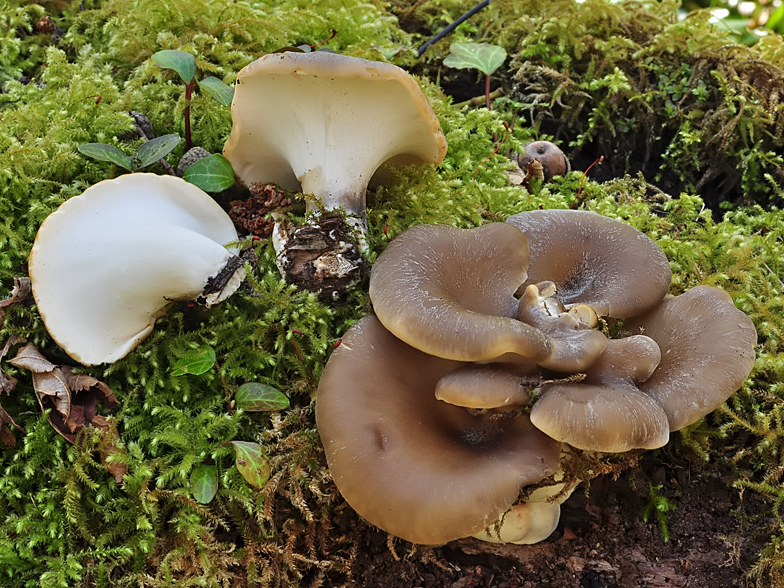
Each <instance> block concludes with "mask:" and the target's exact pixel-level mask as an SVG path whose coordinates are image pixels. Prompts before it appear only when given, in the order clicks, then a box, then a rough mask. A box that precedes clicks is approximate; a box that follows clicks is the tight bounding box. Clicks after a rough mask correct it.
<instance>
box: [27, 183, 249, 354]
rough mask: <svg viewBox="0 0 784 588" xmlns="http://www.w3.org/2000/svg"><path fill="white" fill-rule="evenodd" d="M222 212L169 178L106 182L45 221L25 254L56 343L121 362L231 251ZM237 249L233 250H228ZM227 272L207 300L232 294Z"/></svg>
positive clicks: (230, 228)
mask: <svg viewBox="0 0 784 588" xmlns="http://www.w3.org/2000/svg"><path fill="white" fill-rule="evenodd" d="M233 241H237V233H236V231H235V229H234V225H233V224H232V222H231V219H230V218H229V217H228V215H227V214H226V213H225V212H224V211H223V209H221V207H220V206H219V205H218V204H217V203H216V202H215V201H214V200H213V199H212V198H211V197H210V196H209V195H208V194H206V193H205V192H203V191H202V190H200V189H199V188H197V187H196V186H194V185H193V184H189V183H188V182H186V181H185V180H183V179H181V178H177V177H173V176H158V175H155V174H145V173H135V174H128V175H124V176H120V177H119V178H116V179H114V180H105V181H103V182H100V183H98V184H96V185H94V186H91V187H90V188H88V189H87V190H85V191H84V193H83V194H81V195H79V196H76V197H74V198H71V199H70V200H68V201H66V202H65V203H64V204H63V205H62V206H60V208H58V209H57V210H56V211H55V212H54V213H52V214H51V215H49V217H47V219H46V220H45V221H44V222H43V224H42V225H41V227H40V229H39V230H38V235H37V236H36V239H35V244H34V245H33V249H32V252H31V254H30V279H31V282H32V288H33V295H34V297H35V301H36V304H37V305H38V311H39V312H40V314H41V317H42V318H43V320H44V324H45V325H46V328H47V330H48V331H49V333H50V334H51V335H52V338H54V340H55V341H57V343H58V344H59V345H60V346H61V347H62V348H63V349H64V350H65V351H66V353H68V354H69V355H70V356H71V357H73V358H74V359H75V360H77V361H79V362H81V363H83V364H86V365H93V364H99V363H104V362H112V361H116V360H118V359H120V358H121V357H123V356H125V355H126V354H128V353H129V352H130V351H131V350H132V349H134V348H135V347H136V346H137V345H138V344H139V343H140V342H141V341H142V340H143V339H144V338H145V337H146V336H147V335H148V334H149V333H150V332H151V331H152V328H153V325H154V323H155V321H156V320H157V319H158V318H159V317H160V316H161V315H162V314H163V313H164V312H165V310H166V308H167V307H168V306H169V305H170V304H171V302H172V301H174V300H194V299H196V298H197V297H198V296H199V295H200V294H202V292H203V290H204V288H205V286H206V285H207V281H208V280H209V279H210V278H211V277H214V276H216V275H217V274H218V273H219V272H220V271H221V269H222V268H223V267H224V266H225V265H226V263H227V262H228V261H229V259H231V258H236V256H235V255H234V253H233V252H232V250H230V249H227V248H226V247H224V244H227V243H231V242H233ZM235 250H236V247H235ZM241 281H242V274H241V272H240V273H238V274H235V275H234V276H233V277H232V279H230V280H229V282H228V284H227V285H226V286H225V288H223V289H222V290H221V291H219V292H218V293H216V294H215V295H213V296H212V298H211V300H210V302H213V303H214V302H218V301H220V300H222V299H224V298H226V297H227V296H229V295H230V294H231V293H233V292H234V291H235V290H236V289H237V288H238V287H239V285H240V282H241Z"/></svg>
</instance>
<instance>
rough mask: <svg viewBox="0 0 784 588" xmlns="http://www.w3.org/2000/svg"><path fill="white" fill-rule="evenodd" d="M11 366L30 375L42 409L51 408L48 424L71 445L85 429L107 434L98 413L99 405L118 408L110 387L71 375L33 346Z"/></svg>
mask: <svg viewBox="0 0 784 588" xmlns="http://www.w3.org/2000/svg"><path fill="white" fill-rule="evenodd" d="M10 363H11V364H13V365H15V366H16V367H20V368H24V369H27V370H29V371H31V372H32V375H33V389H34V390H35V394H36V397H37V398H38V403H39V404H40V406H41V410H44V411H45V410H48V409H54V410H51V411H50V412H49V422H50V423H51V425H52V426H53V427H54V428H55V430H56V431H57V432H58V433H60V435H62V436H63V437H64V438H65V439H66V440H68V441H69V442H70V443H76V436H77V435H78V434H79V431H80V430H82V429H83V428H84V427H86V426H90V425H92V426H95V427H98V428H99V429H103V430H104V431H107V432H110V430H111V429H110V427H109V425H108V424H107V420H106V418H105V417H104V416H102V415H99V414H98V403H99V402H101V403H102V404H103V406H104V407H105V408H107V409H112V408H115V407H116V406H117V398H116V397H115V395H114V393H113V392H112V391H111V389H110V388H109V386H107V385H106V384H104V383H103V382H101V381H99V380H97V379H95V378H93V377H92V376H88V375H85V374H74V373H73V372H72V369H71V368H70V367H69V366H63V367H58V366H56V365H55V364H53V363H52V362H50V361H49V360H48V359H46V358H45V357H44V356H43V355H42V354H41V352H40V351H39V350H38V348H37V347H35V345H32V344H28V345H25V346H24V347H23V348H22V349H20V350H19V352H18V353H17V355H16V357H15V358H14V359H12V360H10ZM114 433H115V435H116V429H115V430H114ZM116 438H117V439H119V435H117V436H116ZM107 469H108V468H107ZM110 471H111V470H110ZM112 473H114V472H112ZM116 476H117V474H115V477H116Z"/></svg>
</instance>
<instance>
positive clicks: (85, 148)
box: [76, 143, 133, 171]
mask: <svg viewBox="0 0 784 588" xmlns="http://www.w3.org/2000/svg"><path fill="white" fill-rule="evenodd" d="M76 148H77V149H78V150H79V153H81V154H82V155H86V156H87V157H92V158H93V159H97V160H98V161H108V162H110V163H113V164H115V165H119V166H120V167H122V168H125V169H127V170H128V171H133V160H132V159H131V157H130V156H129V155H126V154H125V153H123V152H122V151H120V150H119V149H118V148H117V147H115V146H114V145H107V144H106V143H84V144H83V145H77V147H76Z"/></svg>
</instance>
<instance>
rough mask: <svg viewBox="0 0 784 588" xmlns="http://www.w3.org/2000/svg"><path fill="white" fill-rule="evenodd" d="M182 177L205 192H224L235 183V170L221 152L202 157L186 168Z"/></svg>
mask: <svg viewBox="0 0 784 588" xmlns="http://www.w3.org/2000/svg"><path fill="white" fill-rule="evenodd" d="M182 179H183V180H185V181H188V182H190V183H191V184H193V185H195V186H198V187H199V188H201V189H202V190H204V191H205V192H222V191H223V190H227V189H229V188H231V187H232V186H233V185H234V181H235V180H234V170H233V169H232V167H231V164H230V163H229V160H228V159H226V158H225V157H223V155H221V154H220V153H214V154H212V155H210V156H208V157H205V158H204V159H200V160H199V161H197V162H196V163H194V164H193V165H191V166H190V167H188V168H186V169H185V172H184V173H183V174H182Z"/></svg>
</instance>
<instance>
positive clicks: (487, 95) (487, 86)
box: [485, 74, 492, 110]
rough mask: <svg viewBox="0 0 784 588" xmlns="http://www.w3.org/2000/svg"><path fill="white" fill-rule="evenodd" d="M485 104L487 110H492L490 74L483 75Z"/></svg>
mask: <svg viewBox="0 0 784 588" xmlns="http://www.w3.org/2000/svg"><path fill="white" fill-rule="evenodd" d="M485 106H486V107H487V110H492V108H490V74H487V75H486V76H485Z"/></svg>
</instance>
